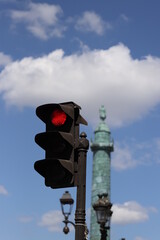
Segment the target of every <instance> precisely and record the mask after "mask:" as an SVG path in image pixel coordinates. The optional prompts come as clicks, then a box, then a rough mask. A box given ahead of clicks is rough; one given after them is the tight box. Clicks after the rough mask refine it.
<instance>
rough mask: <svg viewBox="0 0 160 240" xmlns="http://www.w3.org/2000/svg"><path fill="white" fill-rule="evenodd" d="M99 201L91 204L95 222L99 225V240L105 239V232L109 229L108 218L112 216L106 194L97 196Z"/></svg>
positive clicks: (110, 205)
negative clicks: (94, 213)
mask: <svg viewBox="0 0 160 240" xmlns="http://www.w3.org/2000/svg"><path fill="white" fill-rule="evenodd" d="M98 197H99V199H98V200H97V202H96V203H94V204H93V208H94V210H95V212H96V216H97V222H98V224H100V232H101V240H106V239H107V230H108V229H110V218H111V216H112V211H111V207H112V204H111V203H110V201H109V198H108V194H107V193H104V194H99V195H98Z"/></svg>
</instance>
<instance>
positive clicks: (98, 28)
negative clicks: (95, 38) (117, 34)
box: [75, 11, 111, 35]
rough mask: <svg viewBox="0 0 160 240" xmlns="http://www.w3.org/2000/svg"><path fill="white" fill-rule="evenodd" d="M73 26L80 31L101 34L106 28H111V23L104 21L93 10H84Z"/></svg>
mask: <svg viewBox="0 0 160 240" xmlns="http://www.w3.org/2000/svg"><path fill="white" fill-rule="evenodd" d="M75 28H76V29H77V30H80V31H86V32H94V33H96V34H98V35H103V34H104V32H105V30H106V29H110V28H111V25H110V24H109V23H107V22H104V21H103V20H102V18H101V17H100V16H99V15H98V14H96V13H95V12H89V11H86V12H84V13H83V15H82V16H81V17H79V18H78V20H77V22H76V25H75Z"/></svg>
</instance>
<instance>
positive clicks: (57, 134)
mask: <svg viewBox="0 0 160 240" xmlns="http://www.w3.org/2000/svg"><path fill="white" fill-rule="evenodd" d="M79 110H80V106H78V105H77V104H75V103H73V102H66V103H60V104H55V103H51V104H45V105H42V106H39V107H38V108H37V109H36V114H37V116H38V117H39V118H40V119H41V120H42V121H43V122H44V123H45V124H46V132H43V133H39V134H37V135H36V136H35V142H36V143H37V144H38V145H39V146H40V147H42V148H43V149H44V150H45V159H43V160H38V161H36V162H35V164H34V168H35V170H36V171H37V172H38V173H39V174H40V175H42V176H43V177H44V178H45V185H46V186H48V187H51V188H63V187H72V186H75V185H76V181H75V179H76V172H77V160H78V152H77V149H78V146H79V124H80V123H82V124H85V125H87V122H86V121H85V119H84V118H82V117H81V115H80V114H79Z"/></svg>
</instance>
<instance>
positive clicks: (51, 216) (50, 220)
mask: <svg viewBox="0 0 160 240" xmlns="http://www.w3.org/2000/svg"><path fill="white" fill-rule="evenodd" d="M63 220H64V219H63V215H62V212H61V211H58V210H55V211H49V212H47V213H45V214H44V215H43V216H42V218H41V220H40V222H39V226H41V227H46V228H47V229H48V230H49V231H50V232H61V231H62V226H61V223H62V221H63Z"/></svg>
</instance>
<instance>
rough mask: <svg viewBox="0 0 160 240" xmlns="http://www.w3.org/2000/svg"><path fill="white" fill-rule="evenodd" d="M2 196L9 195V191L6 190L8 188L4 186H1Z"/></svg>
mask: <svg viewBox="0 0 160 240" xmlns="http://www.w3.org/2000/svg"><path fill="white" fill-rule="evenodd" d="M0 194H2V195H8V191H7V190H6V188H5V187H4V186H2V185H0Z"/></svg>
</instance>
